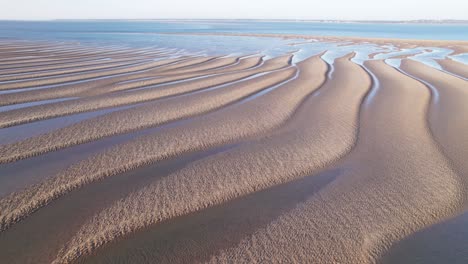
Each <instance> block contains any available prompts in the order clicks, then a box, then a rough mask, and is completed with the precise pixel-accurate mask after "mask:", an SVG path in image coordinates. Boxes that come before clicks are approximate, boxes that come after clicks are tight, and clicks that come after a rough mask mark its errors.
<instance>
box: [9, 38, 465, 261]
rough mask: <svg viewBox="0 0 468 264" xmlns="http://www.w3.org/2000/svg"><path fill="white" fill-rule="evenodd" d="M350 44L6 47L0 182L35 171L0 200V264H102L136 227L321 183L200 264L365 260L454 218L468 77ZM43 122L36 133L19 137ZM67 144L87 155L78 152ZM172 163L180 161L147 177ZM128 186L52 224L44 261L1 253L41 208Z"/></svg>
mask: <svg viewBox="0 0 468 264" xmlns="http://www.w3.org/2000/svg"><path fill="white" fill-rule="evenodd" d="M361 42H362V41H354V42H353V41H352V40H351V41H348V42H346V41H345V42H343V41H338V40H336V42H335V40H334V42H329V43H327V45H328V46H327V48H326V49H323V50H319V49H318V48H315V49H314V50H313V52H312V51H310V54H309V53H308V52H309V51H307V50H306V49H304V48H302V49H301V50H299V51H297V52H296V53H295V54H283V55H279V56H275V57H273V58H266V57H264V56H262V55H261V54H245V55H242V56H241V55H237V56H223V55H216V56H201V55H198V54H191V53H189V52H187V51H182V50H175V49H167V48H141V49H135V48H126V47H119V48H117V47H99V48H97V47H86V46H82V45H77V44H66V43H40V42H38V43H32V42H21V41H17V42H15V41H9V42H8V41H3V42H2V46H0V127H1V128H0V172H4V176H0V184H2V181H3V182H8V181H11V178H10V177H15V171H14V170H13V171H12V170H11V169H9V168H10V167H12V165H14V164H16V163H17V164H29V165H31V164H33V165H36V166H39V168H38V169H37V171H38V173H41V174H45V175H43V176H41V177H38V178H40V179H42V180H40V181H39V182H37V181H33V180H32V179H31V180H30V181H28V179H23V178H21V181H19V182H18V183H17V184H16V185H15V186H16V187H17V188H15V189H14V190H11V191H9V192H8V191H7V192H6V193H5V194H4V195H2V196H0V246H2V247H6V249H5V250H1V252H0V260H1V259H6V260H14V261H13V262H15V261H17V262H18V263H23V262H31V261H32V259H36V260H38V261H39V262H54V263H70V262H75V261H84V262H87V261H91V262H92V256H98V255H100V253H102V254H104V255H105V256H107V258H106V259H107V260H108V261H109V262H113V261H116V259H114V258H113V255H115V256H117V254H116V253H115V252H114V253H112V252H113V251H112V248H113V247H115V246H116V245H118V244H119V243H121V241H122V240H124V239H126V238H128V237H129V236H132V235H133V238H132V239H138V238H139V237H140V236H141V235H139V234H140V233H139V232H140V231H142V230H157V229H158V228H160V226H161V225H162V224H163V223H168V222H171V221H175V220H176V219H181V218H184V219H188V221H190V219H191V217H197V216H195V215H194V214H195V213H197V214H201V215H203V214H208V215H209V214H211V213H210V212H211V211H210V210H212V208H223V207H225V208H230V205H231V204H234V203H235V202H236V201H241V200H242V199H245V197H252V198H249V199H255V195H256V194H257V193H262V192H265V191H268V190H270V189H275V190H280V191H281V190H282V188H283V189H284V190H287V189H288V187H287V186H288V184H290V183H293V182H295V181H298V180H301V179H308V178H311V179H312V178H314V177H319V176H320V175H328V174H333V175H334V176H333V177H332V178H330V179H329V181H330V182H329V183H328V184H326V185H324V186H321V187H320V188H318V191H317V190H314V191H311V192H310V195H308V196H307V198H306V199H304V200H303V201H302V202H300V203H296V204H295V205H294V206H291V207H290V208H289V209H288V210H283V211H282V213H281V214H280V215H278V216H277V217H274V218H271V219H269V220H268V221H266V224H262V225H256V224H255V221H254V222H252V228H250V229H248V230H249V231H245V232H244V231H242V230H245V229H239V232H240V237H241V238H242V239H240V240H236V241H234V240H232V241H231V242H229V243H227V244H229V245H230V246H228V247H222V246H220V247H219V248H216V247H215V248H212V249H211V250H212V252H210V253H209V254H208V255H206V254H205V255H204V256H199V258H197V261H207V262H213V263H218V262H222V263H246V262H289V261H295V262H302V263H304V262H319V263H375V262H378V261H379V259H380V257H381V256H383V255H384V254H386V253H387V252H388V251H389V250H391V247H392V245H395V244H396V243H398V242H399V241H400V240H402V239H403V238H405V237H408V236H410V235H411V234H413V233H414V232H416V231H418V230H421V229H424V228H426V227H429V226H431V225H433V224H436V223H439V222H442V221H444V220H445V219H448V218H451V217H454V216H456V215H458V214H460V213H463V212H464V210H465V209H466V208H467V206H466V205H467V199H466V188H467V186H468V180H467V176H468V174H467V173H468V167H467V165H466V162H465V161H466V158H468V152H467V150H468V145H467V142H468V139H467V136H466V135H468V126H467V125H466V124H468V119H467V117H468V108H467V105H468V104H467V103H466V102H467V100H468V82H467V80H466V72H467V68H468V66H466V65H465V64H463V63H461V62H456V61H453V60H451V59H449V58H440V57H434V58H433V59H431V60H430V61H428V59H427V56H426V57H424V60H419V61H418V56H415V54H426V55H428V54H429V55H430V54H432V53H431V52H432V51H431V49H430V48H421V47H418V48H417V49H414V50H413V48H414V47H409V46H407V45H406V46H405V44H404V43H398V44H396V45H394V46H391V45H389V44H387V43H386V45H382V44H381V43H376V44H375V46H372V47H371V46H369V44H368V43H361ZM315 43H316V42H310V41H307V42H303V43H302V42H297V44H294V45H295V46H297V47H302V46H303V45H309V44H310V45H312V44H315ZM317 43H318V42H317ZM321 47H324V46H321ZM369 47H371V48H369ZM448 53H449V52H448ZM448 53H447V54H448ZM304 54H309V55H308V56H305V57H304ZM434 54H436V52H434ZM298 55H300V56H299V57H300V59H298V57H297V56H298ZM433 63H436V64H437V65H438V67H432V66H433V65H434V64H433ZM87 114H89V117H86V115H87ZM74 117H76V118H77V120H76V121H75V122H70V120H73V118H74ZM65 120H67V121H66V122H69V123H64V124H63V125H60V124H61V122H65ZM41 124H43V125H42V126H45V127H42V128H41V132H40V133H35V132H34V131H29V132H28V131H22V129H24V127H25V126H26V127H27V126H29V125H31V127H34V126H37V127H41ZM50 124H54V125H50ZM49 126H50V127H49ZM28 133H30V136H28ZM15 134H21V136H19V137H18V139H16V140H15ZM2 136H4V137H5V138H4V140H3V142H2ZM101 142H107V143H105V146H106V147H105V148H100V147H99V146H100V144H101ZM86 146H88V148H89V150H86ZM80 148H81V149H84V150H83V151H85V150H86V151H89V155H85V157H84V158H83V157H79V158H78V156H77V157H74V156H73V153H74V150H75V149H76V150H77V151H80ZM93 148H94V149H93ZM53 153H57V154H58V155H55V156H54V155H52V154H53ZM60 153H63V157H60ZM186 155H192V158H191V161H190V162H189V161H187V162H185V163H184V162H181V163H180V164H183V165H177V166H180V167H174V168H172V169H171V170H170V172H168V173H167V174H165V175H164V176H158V177H156V176H154V177H150V176H151V175H152V174H153V173H154V174H155V175H159V174H161V173H162V174H164V173H163V172H159V171H154V172H152V171H151V168H158V166H159V165H158V164H163V163H164V162H167V161H177V160H179V159H180V160H184V159H185V158H183V157H185V156H186ZM62 162H64V163H67V164H69V165H67V166H66V167H63V168H61V167H58V168H60V169H56V170H54V169H53V167H54V166H55V165H54V163H62ZM47 166H49V167H50V168H51V169H50V171H51V172H50V173H47V169H46V168H47ZM161 166H162V165H161ZM13 167H14V166H13ZM145 168H147V169H146V170H145ZM34 169H35V168H28V169H27V170H34ZM140 170H141V171H145V172H144V173H143V172H141V173H139V171H140ZM330 172H333V173H330ZM123 175H127V176H123ZM128 175H132V177H133V179H134V182H135V184H134V187H130V186H129V187H128V189H127V190H125V191H124V192H122V191H120V192H117V193H114V194H112V193H113V191H111V190H108V192H109V193H110V194H109V195H107V196H106V197H115V199H111V198H109V199H105V201H102V202H98V203H96V204H89V208H87V209H86V210H84V211H86V212H79V211H76V212H70V214H71V216H73V215H76V216H77V217H76V218H77V219H75V220H73V221H72V222H73V224H72V223H70V226H69V227H68V228H66V229H62V230H60V228H65V227H57V229H56V232H57V236H56V237H57V239H58V242H56V243H55V244H56V245H58V244H60V245H61V246H60V247H58V246H52V247H50V249H49V250H46V251H47V252H43V250H34V248H38V249H39V248H41V246H42V245H39V244H36V245H35V243H39V242H34V241H32V242H29V244H28V247H30V249H31V250H30V252H29V253H27V254H25V255H24V256H22V257H18V256H17V255H16V256H15V253H14V252H19V251H18V250H19V249H18V248H14V246H13V245H17V244H18V243H11V244H9V243H8V241H6V240H7V239H9V238H11V237H17V239H18V240H19V241H20V242H21V239H22V237H25V236H24V234H22V233H21V230H23V229H24V230H30V229H34V228H35V227H36V226H37V227H39V226H40V225H41V224H43V223H44V219H47V216H44V215H41V212H43V211H47V210H50V211H52V212H53V211H55V212H58V211H60V206H63V205H60V204H63V203H64V201H66V202H65V204H66V203H69V204H70V205H74V204H79V203H80V202H82V201H84V200H86V199H84V198H85V197H81V198H80V195H81V194H80V193H86V192H80V191H81V190H86V189H88V188H91V189H92V188H93V186H97V185H98V184H104V185H105V184H106V182H108V183H109V184H110V185H115V184H117V185H118V182H119V179H122V178H124V177H128ZM143 175H145V176H143ZM148 175H150V176H148ZM7 177H8V179H7ZM320 177H323V176H320ZM143 182H144V184H143ZM133 188H134V189H133ZM122 189H125V186H123V187H122ZM103 190H105V189H103ZM2 191H3V193H4V192H5V190H2ZM288 197H289V196H288V194H287V193H285V194H284V197H283V199H288ZM86 198H87V199H89V197H86ZM67 199H68V200H67ZM96 199H99V195H98V194H96ZM268 202H269V203H275V201H274V200H271V201H268ZM80 215H83V216H85V217H84V218H83V219H79V220H78V218H79V216H80ZM219 217H220V218H221V219H222V216H219ZM262 223H265V222H262ZM64 226H66V225H64ZM227 228H229V229H233V230H236V227H227ZM2 233H3V235H2ZM153 239H154V240H158V239H167V238H158V237H154V238H153ZM229 239H230V238H226V240H228V241H229ZM119 241H120V242H119ZM43 243H45V244H47V243H48V241H44V242H43ZM50 243H51V244H54V243H52V242H50ZM8 247H10V248H8ZM104 249H105V250H104ZM181 250H182V251H183V249H181ZM187 250H189V249H187ZM39 251H41V252H40V253H38V252H39ZM28 254H29V255H28ZM115 258H117V257H115ZM131 260H132V253H129V254H128V261H131ZM147 261H148V262H151V259H147Z"/></svg>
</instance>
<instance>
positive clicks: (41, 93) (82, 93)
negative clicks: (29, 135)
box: [0, 57, 259, 105]
mask: <svg viewBox="0 0 468 264" xmlns="http://www.w3.org/2000/svg"><path fill="white" fill-rule="evenodd" d="M159 62H160V66H158V67H155V68H154V69H148V70H143V71H139V72H132V73H128V74H120V75H118V76H110V77H108V78H102V79H98V80H86V81H83V82H79V83H76V84H68V85H67V84H64V85H61V86H59V87H51V88H44V89H34V90H31V91H24V92H18V93H11V94H3V95H1V94H0V99H1V101H2V102H4V103H3V105H9V104H15V103H24V102H32V101H40V100H47V99H55V98H61V97H75V96H78V97H87V96H93V95H99V94H105V93H108V92H113V91H119V90H122V89H125V88H127V87H128V85H129V84H130V83H132V85H130V88H138V87H139V86H138V84H139V82H137V81H135V82H132V80H135V79H138V78H143V79H144V78H151V77H153V76H155V75H157V74H158V73H159V72H160V71H164V70H167V68H168V67H171V68H173V69H174V70H176V68H183V67H185V66H188V65H190V64H191V60H190V59H168V60H161V61H159ZM258 64H259V57H251V58H244V59H241V60H240V61H239V62H238V63H235V64H232V65H228V66H223V67H219V68H214V69H211V70H206V71H200V72H198V71H194V72H193V73H187V74H181V75H177V74H175V75H166V77H164V78H157V79H156V80H153V81H152V83H153V85H157V84H164V83H170V82H175V81H182V80H185V79H187V78H197V77H203V76H205V75H207V74H221V73H225V72H229V71H233V72H234V71H237V70H247V69H249V68H252V67H254V66H256V65H258ZM173 66H176V67H173ZM151 79H154V78H151ZM121 82H124V83H123V84H122V85H118V84H119V83H121ZM127 82H128V83H127ZM96 88H99V89H96Z"/></svg>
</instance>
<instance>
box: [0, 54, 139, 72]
mask: <svg viewBox="0 0 468 264" xmlns="http://www.w3.org/2000/svg"><path fill="white" fill-rule="evenodd" d="M138 59H140V58H138ZM134 60H135V58H133V57H132V58H123V59H113V58H94V59H81V60H80V59H77V60H74V61H73V62H69V63H65V64H59V65H49V66H42V67H21V68H13V69H7V70H0V74H2V75H14V76H16V75H27V74H42V73H46V72H47V73H52V72H54V71H57V72H61V71H63V70H72V69H73V68H75V67H88V66H98V65H104V64H107V63H114V62H127V61H134ZM75 69H79V68H75Z"/></svg>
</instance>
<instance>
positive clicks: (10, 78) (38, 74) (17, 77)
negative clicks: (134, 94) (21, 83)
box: [0, 59, 140, 81]
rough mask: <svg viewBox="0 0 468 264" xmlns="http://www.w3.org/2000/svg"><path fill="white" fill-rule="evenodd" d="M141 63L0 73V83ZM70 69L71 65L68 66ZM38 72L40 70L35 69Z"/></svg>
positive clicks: (124, 62)
mask: <svg viewBox="0 0 468 264" xmlns="http://www.w3.org/2000/svg"><path fill="white" fill-rule="evenodd" d="M136 62H140V61H138V60H135V59H126V60H109V61H104V62H102V61H101V62H100V61H93V63H92V64H91V65H89V66H88V65H86V66H80V65H78V67H77V68H76V66H74V67H73V68H70V69H64V68H65V67H64V66H61V67H60V68H59V69H58V70H55V71H40V72H34V73H26V74H9V75H8V76H7V74H6V73H4V72H0V74H1V77H0V81H13V80H24V79H34V78H41V77H49V76H57V75H64V74H71V73H83V72H90V71H96V70H103V69H108V68H114V67H119V66H131V65H132V64H134V63H136ZM67 67H69V65H67ZM35 70H36V71H38V69H35Z"/></svg>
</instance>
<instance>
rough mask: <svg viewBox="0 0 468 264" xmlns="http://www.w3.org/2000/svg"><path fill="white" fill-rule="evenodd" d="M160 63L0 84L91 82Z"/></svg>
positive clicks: (2, 87)
mask: <svg viewBox="0 0 468 264" xmlns="http://www.w3.org/2000/svg"><path fill="white" fill-rule="evenodd" d="M210 59H211V58H209V57H208V58H193V59H192V60H191V63H193V64H197V63H201V62H204V61H206V60H210ZM160 63H161V62H160V61H156V62H148V61H146V62H140V63H135V64H134V66H131V67H126V68H123V69H112V70H106V71H101V72H96V73H85V74H75V75H70V76H66V77H55V78H46V79H41V80H33V81H18V82H14V83H3V84H0V90H11V89H20V88H28V87H32V86H34V87H37V86H43V85H50V84H60V83H66V82H72V81H81V80H89V79H94V78H99V77H104V76H111V75H117V74H123V73H131V72H135V71H141V70H146V69H150V68H153V67H156V66H160V65H161V64H160ZM171 67H173V66H171Z"/></svg>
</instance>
